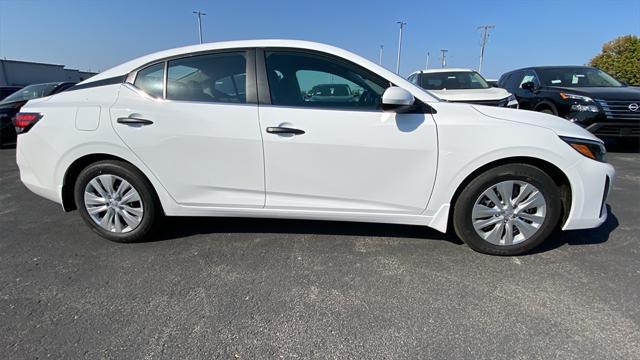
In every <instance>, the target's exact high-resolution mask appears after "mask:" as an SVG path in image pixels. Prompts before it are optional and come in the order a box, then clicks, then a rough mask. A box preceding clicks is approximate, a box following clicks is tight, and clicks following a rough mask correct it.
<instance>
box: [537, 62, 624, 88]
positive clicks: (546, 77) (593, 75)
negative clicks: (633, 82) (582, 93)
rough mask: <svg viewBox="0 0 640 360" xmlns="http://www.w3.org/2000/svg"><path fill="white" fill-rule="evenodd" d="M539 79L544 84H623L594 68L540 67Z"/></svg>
mask: <svg viewBox="0 0 640 360" xmlns="http://www.w3.org/2000/svg"><path fill="white" fill-rule="evenodd" d="M538 73H539V74H540V80H541V81H542V85H544V86H569V87H596V86H597V87H620V86H624V85H622V83H620V82H619V81H618V80H616V79H614V78H613V77H612V76H611V75H609V74H607V73H606V72H604V71H602V70H599V69H595V68H585V67H576V68H555V69H540V70H538Z"/></svg>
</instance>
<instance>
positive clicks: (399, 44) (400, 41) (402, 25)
mask: <svg viewBox="0 0 640 360" xmlns="http://www.w3.org/2000/svg"><path fill="white" fill-rule="evenodd" d="M397 23H398V24H400V36H399V37H398V60H397V61H396V74H400V52H401V51H402V30H403V29H404V26H405V25H407V23H406V22H404V21H397Z"/></svg>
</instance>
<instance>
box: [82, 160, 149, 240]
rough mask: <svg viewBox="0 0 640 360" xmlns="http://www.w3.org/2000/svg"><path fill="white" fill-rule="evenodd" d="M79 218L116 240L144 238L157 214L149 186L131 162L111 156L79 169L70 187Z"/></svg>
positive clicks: (108, 237) (146, 236)
mask: <svg viewBox="0 0 640 360" xmlns="http://www.w3.org/2000/svg"><path fill="white" fill-rule="evenodd" d="M74 198H75V203H76V207H77V208H78V210H79V211H80V215H81V216H82V219H83V220H84V221H85V223H87V225H89V226H90V227H91V228H92V229H93V230H94V231H95V232H97V233H98V234H100V235H101V236H103V237H105V238H107V239H109V240H111V241H117V242H136V241H141V240H144V239H146V238H148V237H149V236H150V235H151V234H152V232H153V229H154V227H155V224H156V219H157V218H158V217H159V216H160V210H159V209H160V207H159V205H158V201H157V200H156V196H155V193H154V191H153V187H152V186H151V184H150V183H149V181H148V180H147V179H146V178H145V177H144V175H142V174H141V173H140V172H139V171H138V170H137V169H136V168H134V167H133V166H131V165H129V164H127V163H125V162H122V161H115V160H106V161H100V162H96V163H94V164H91V165H89V166H88V167H87V168H85V169H84V170H82V171H81V172H80V174H79V175H78V178H77V180H76V184H75V187H74Z"/></svg>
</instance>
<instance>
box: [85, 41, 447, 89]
mask: <svg viewBox="0 0 640 360" xmlns="http://www.w3.org/2000/svg"><path fill="white" fill-rule="evenodd" d="M254 47H267V48H295V49H304V50H314V51H319V52H323V53H326V54H331V55H334V56H338V57H341V58H344V59H347V60H349V61H351V62H353V63H355V64H358V65H360V66H363V67H365V68H367V69H370V70H374V71H375V72H376V73H378V74H379V75H382V76H383V77H385V78H386V79H388V80H389V81H391V82H393V83H395V84H399V83H401V84H403V87H404V88H405V89H406V90H409V92H411V93H412V94H413V95H414V96H417V97H420V98H423V100H425V101H436V100H437V98H436V97H434V96H431V95H430V94H428V93H425V92H424V90H422V89H421V88H419V87H417V86H415V85H413V84H411V83H410V82H408V81H407V80H406V79H404V78H403V77H401V76H400V75H398V74H396V73H393V72H391V71H390V70H388V69H386V68H384V67H382V66H380V65H378V64H376V63H374V62H372V61H370V60H367V59H365V58H363V57H361V56H359V55H356V54H354V53H352V52H349V51H347V50H344V49H340V48H337V47H334V46H331V45H327V44H322V43H317V42H311V41H302V40H286V39H263V40H239V41H224V42H215V43H207V44H198V45H190V46H184V47H179V48H174V49H169V50H163V51H159V52H156V53H153V54H149V55H145V56H142V57H139V58H137V59H133V60H131V61H128V62H126V63H124V64H121V65H118V66H115V67H113V68H111V69H108V70H105V71H103V72H102V73H100V74H98V75H95V76H93V77H91V78H90V79H87V80H85V81H83V82H81V83H80V84H83V83H88V82H94V81H98V80H104V79H109V78H113V77H119V76H123V75H126V74H128V73H130V72H131V71H133V70H135V69H137V68H139V67H141V66H143V65H146V64H148V63H151V62H154V61H156V60H160V59H164V58H169V57H173V56H179V55H183V54H191V53H196V52H205V51H211V50H226V49H235V48H238V49H241V48H254ZM425 94H426V95H427V97H426V98H427V99H424V98H425V96H424V95H425Z"/></svg>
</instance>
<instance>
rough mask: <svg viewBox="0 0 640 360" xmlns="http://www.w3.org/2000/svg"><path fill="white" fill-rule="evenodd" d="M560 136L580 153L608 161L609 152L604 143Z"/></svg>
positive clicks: (601, 160)
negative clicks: (606, 156)
mask: <svg viewBox="0 0 640 360" xmlns="http://www.w3.org/2000/svg"><path fill="white" fill-rule="evenodd" d="M560 138H561V139H562V140H563V141H564V142H566V143H567V144H569V146H571V147H572V148H573V149H574V150H575V151H577V152H579V153H580V154H582V155H584V156H586V157H588V158H590V159H593V160H596V161H600V162H606V160H605V155H606V154H607V150H606V149H605V148H604V144H603V143H601V142H598V141H592V140H586V139H576V138H571V137H564V136H561V137H560Z"/></svg>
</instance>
